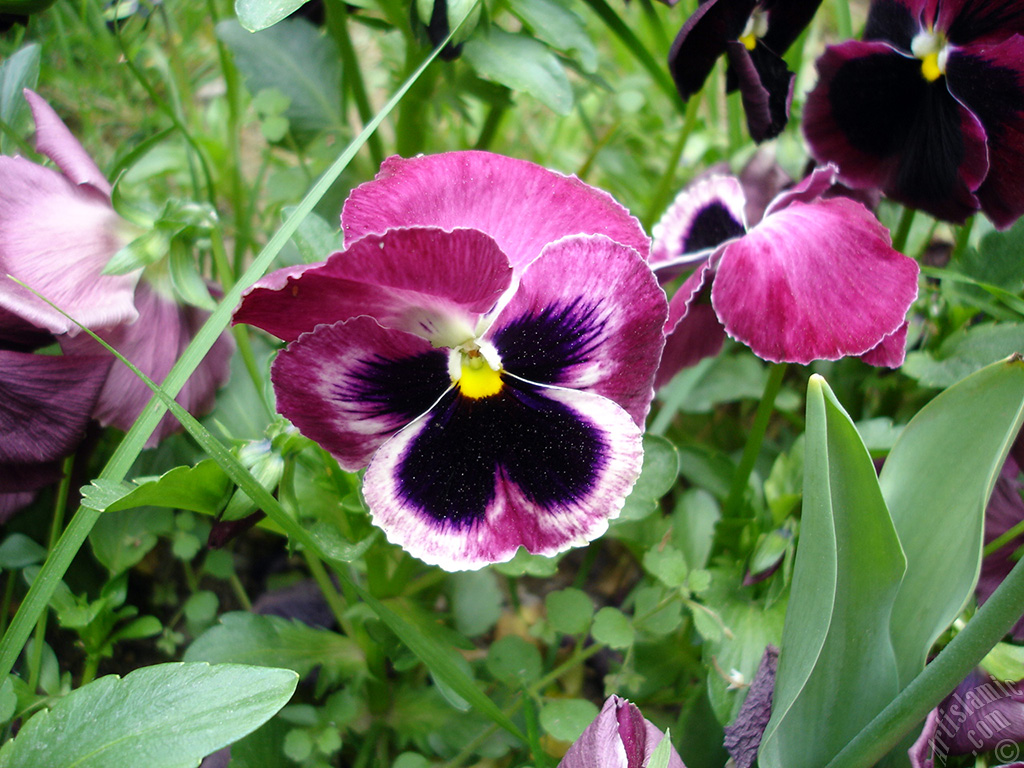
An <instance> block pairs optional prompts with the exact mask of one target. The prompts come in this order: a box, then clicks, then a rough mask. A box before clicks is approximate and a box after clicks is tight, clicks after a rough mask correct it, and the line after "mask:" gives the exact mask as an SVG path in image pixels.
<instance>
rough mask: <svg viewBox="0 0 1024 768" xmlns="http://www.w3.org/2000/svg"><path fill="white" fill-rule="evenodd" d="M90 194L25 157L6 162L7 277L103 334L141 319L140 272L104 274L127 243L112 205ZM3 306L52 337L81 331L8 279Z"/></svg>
mask: <svg viewBox="0 0 1024 768" xmlns="http://www.w3.org/2000/svg"><path fill="white" fill-rule="evenodd" d="M86 189H87V188H85V187H78V186H76V185H74V184H72V183H71V182H70V181H68V180H67V178H65V177H64V176H62V175H60V174H59V173H57V172H56V171H54V170H51V169H49V168H43V167H42V166H40V165H36V164H35V163H30V162H29V161H28V160H25V159H24V158H20V157H0V278H2V276H3V275H4V274H8V275H11V276H13V277H15V278H17V279H18V280H20V281H22V282H23V283H25V284H26V285H28V286H30V287H32V288H33V289H34V290H36V291H38V292H39V293H40V294H42V295H43V296H45V297H46V298H47V299H49V300H50V301H52V302H53V303H54V304H56V305H57V306H58V307H60V308H61V309H63V310H64V311H65V312H67V313H68V314H69V315H71V316H72V317H73V318H75V319H76V320H78V321H79V322H80V323H82V324H84V325H86V326H88V327H90V328H94V329H95V328H104V327H108V326H111V325H116V324H118V323H124V322H130V321H131V320H133V319H134V318H135V317H136V311H135V307H134V305H133V304H132V294H133V291H134V289H135V283H136V281H137V280H138V273H133V274H129V275H101V274H100V273H101V272H102V271H103V268H104V267H105V266H106V264H107V262H108V261H109V260H110V257H111V256H113V255H114V253H116V252H117V251H118V249H120V247H121V246H122V245H123V243H122V241H121V238H120V236H119V234H118V217H117V214H116V213H114V209H113V208H111V207H110V203H109V202H105V201H104V200H102V199H100V198H99V197H98V196H97V195H96V194H95V193H91V192H87V191H86ZM0 307H2V308H4V309H6V310H8V311H9V312H11V313H13V314H16V315H19V316H20V317H22V318H24V319H25V320H28V321H30V322H31V323H33V324H35V325H37V326H40V327H42V328H46V329H47V330H49V331H51V332H52V333H71V334H75V333H78V330H79V329H78V326H77V325H75V324H74V323H73V322H71V321H70V320H68V319H67V318H66V317H64V316H63V315H61V314H60V313H59V312H57V311H56V310H55V309H53V308H52V307H50V306H49V305H48V304H46V302H44V301H42V300H41V299H39V298H38V297H36V296H35V295H33V294H32V293H31V292H30V291H28V290H26V289H24V288H22V287H21V286H20V285H17V284H16V283H15V282H13V281H12V280H9V279H0Z"/></svg>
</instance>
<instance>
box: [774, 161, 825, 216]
mask: <svg viewBox="0 0 1024 768" xmlns="http://www.w3.org/2000/svg"><path fill="white" fill-rule="evenodd" d="M837 172H838V168H836V167H835V166H834V165H832V164H831V163H829V164H828V165H819V166H818V167H817V168H815V169H814V170H813V171H811V172H810V173H809V174H807V176H805V177H804V178H803V179H801V181H800V183H798V184H795V185H794V186H792V187H790V188H789V189H785V190H783V191H781V192H780V193H779V194H778V195H777V196H776V198H775V199H774V200H772V201H771V202H770V203H769V204H768V206H767V207H766V208H765V211H764V215H765V216H771V215H772V214H773V213H775V212H776V211H781V210H783V209H784V208H786V207H787V206H789V205H792V204H793V203H813V202H814V201H815V200H818V199H819V198H821V196H822V195H824V194H825V193H826V192H828V191H829V190H830V189H831V188H832V185H833V184H835V183H836V174H837Z"/></svg>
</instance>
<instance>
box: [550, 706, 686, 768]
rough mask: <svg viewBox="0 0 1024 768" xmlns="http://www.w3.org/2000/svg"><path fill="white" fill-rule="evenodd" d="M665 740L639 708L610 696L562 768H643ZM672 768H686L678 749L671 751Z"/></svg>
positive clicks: (560, 766) (575, 744) (566, 756)
mask: <svg viewBox="0 0 1024 768" xmlns="http://www.w3.org/2000/svg"><path fill="white" fill-rule="evenodd" d="M664 738H667V737H666V736H665V734H664V733H662V732H661V730H660V729H659V728H658V727H657V726H656V725H654V724H653V723H652V722H651V721H650V720H648V719H646V718H645V717H644V716H643V714H642V713H641V712H640V710H639V708H638V707H637V706H636V705H635V704H633V703H632V702H630V701H627V700H626V699H623V698H621V697H619V696H609V697H608V699H607V700H606V701H605V703H604V706H603V707H602V708H601V712H600V713H599V714H598V716H597V717H596V718H595V719H594V721H593V722H592V723H591V724H590V725H588V726H587V727H586V729H585V730H584V731H583V733H582V734H580V737H579V738H578V739H576V741H574V742H573V744H572V746H571V747H569V751H568V752H566V753H565V757H563V758H562V760H561V762H560V763H559V764H558V768H643V767H644V766H645V765H647V763H648V761H649V760H650V757H651V755H652V754H654V750H655V749H657V748H658V745H659V744H661V740H662V739H664ZM668 767H669V768H686V766H685V765H683V760H682V758H681V757H679V753H678V752H676V750H675V747H670V750H669V758H668Z"/></svg>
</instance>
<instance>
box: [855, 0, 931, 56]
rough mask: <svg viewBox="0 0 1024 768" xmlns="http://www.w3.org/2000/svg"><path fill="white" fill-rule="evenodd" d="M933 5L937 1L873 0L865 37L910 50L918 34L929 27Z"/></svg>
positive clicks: (869, 10) (869, 9)
mask: <svg viewBox="0 0 1024 768" xmlns="http://www.w3.org/2000/svg"><path fill="white" fill-rule="evenodd" d="M929 5H931V6H933V7H934V0H873V2H872V3H871V6H870V7H869V8H868V19H867V23H866V24H865V25H864V39H865V40H877V41H879V42H885V43H890V44H892V45H894V46H895V47H896V48H898V49H899V50H901V51H906V52H907V53H909V52H910V45H911V43H912V42H913V40H914V36H915V35H916V34H917V33H918V32H920V31H921V30H922V29H923V28H926V27H927V23H928V22H927V21H926V19H925V15H926V14H927V13H928V8H927V7H928V6H929Z"/></svg>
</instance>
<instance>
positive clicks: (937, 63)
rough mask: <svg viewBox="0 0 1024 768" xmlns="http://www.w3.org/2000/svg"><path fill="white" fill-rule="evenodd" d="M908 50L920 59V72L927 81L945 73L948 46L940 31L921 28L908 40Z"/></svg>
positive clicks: (936, 78)
mask: <svg viewBox="0 0 1024 768" xmlns="http://www.w3.org/2000/svg"><path fill="white" fill-rule="evenodd" d="M910 51H911V53H913V54H914V56H916V57H917V58H919V59H921V74H922V75H923V76H924V79H925V80H927V81H928V82H929V83H933V82H935V81H936V80H938V79H939V78H940V77H942V76H943V75H944V74H946V59H947V58H949V46H948V45H947V44H946V38H945V36H944V35H943V34H942V33H941V32H936V31H934V30H931V29H928V30H922V31H921V32H918V33H917V34H916V35H915V36H914V39H913V40H911V41H910Z"/></svg>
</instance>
